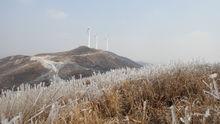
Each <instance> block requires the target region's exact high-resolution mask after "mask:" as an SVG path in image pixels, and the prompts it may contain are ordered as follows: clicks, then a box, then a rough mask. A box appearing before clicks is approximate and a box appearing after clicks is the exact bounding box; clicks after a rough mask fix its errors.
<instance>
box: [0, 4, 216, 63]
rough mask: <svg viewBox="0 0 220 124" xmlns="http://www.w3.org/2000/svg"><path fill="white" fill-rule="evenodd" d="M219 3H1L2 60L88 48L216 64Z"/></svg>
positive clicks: (149, 59)
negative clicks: (10, 57)
mask: <svg viewBox="0 0 220 124" xmlns="http://www.w3.org/2000/svg"><path fill="white" fill-rule="evenodd" d="M219 5H220V1H219V0H0V58H3V57H6V56H11V55H21V54H22V55H34V54H38V53H45V52H46V53H48V52H58V51H66V50H71V49H74V48H77V47H79V46H81V45H87V39H88V38H87V37H88V36H87V35H88V34H87V32H86V30H87V28H88V27H91V36H92V37H91V40H92V46H93V47H94V46H95V42H94V41H95V40H94V39H95V38H94V37H95V35H97V36H98V41H99V48H100V49H103V50H105V49H106V40H105V39H106V37H109V49H110V51H111V52H114V53H116V54H119V55H121V56H125V57H128V58H131V59H133V60H135V61H143V62H148V63H168V62H170V61H191V60H194V59H196V60H197V59H198V60H205V61H208V62H219V61H220V49H219V46H220V13H219V12H220V7H219Z"/></svg>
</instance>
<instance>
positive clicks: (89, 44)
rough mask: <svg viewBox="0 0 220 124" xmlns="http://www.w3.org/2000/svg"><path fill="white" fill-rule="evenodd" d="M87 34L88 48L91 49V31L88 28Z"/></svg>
mask: <svg viewBox="0 0 220 124" xmlns="http://www.w3.org/2000/svg"><path fill="white" fill-rule="evenodd" d="M87 33H88V47H89V48H90V47H91V29H90V27H88V29H87Z"/></svg>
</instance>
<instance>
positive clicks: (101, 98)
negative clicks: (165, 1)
mask: <svg viewBox="0 0 220 124" xmlns="http://www.w3.org/2000/svg"><path fill="white" fill-rule="evenodd" d="M131 72H132V73H131ZM130 73H131V74H130ZM213 73H217V74H220V67H219V65H209V64H195V63H192V64H184V65H182V64H178V65H177V64H176V65H174V66H169V67H159V68H156V69H155V68H154V69H150V70H148V69H142V70H139V71H137V70H127V71H121V72H117V71H116V72H112V73H110V74H106V75H100V76H99V77H96V78H94V79H86V80H82V81H81V82H84V85H85V87H92V86H94V84H93V83H94V82H95V79H97V80H98V81H99V82H102V83H100V84H99V83H97V84H98V85H97V89H93V90H94V91H95V92H100V93H98V95H97V94H94V91H93V92H89V95H88V92H87V93H86V92H76V90H78V91H84V90H79V89H77V88H76V89H75V90H69V92H68V93H67V92H61V93H60V94H63V95H60V96H59V95H57V96H56V95H54V93H51V94H49V93H47V92H46V95H48V97H45V99H48V98H49V97H51V98H52V97H53V96H56V98H53V99H54V100H52V102H51V101H47V100H46V101H47V102H44V101H43V99H40V98H39V100H37V102H36V106H37V107H36V106H34V109H33V108H26V110H23V111H22V117H21V116H17V117H18V119H16V118H15V120H16V122H17V123H21V122H22V123H30V122H31V120H32V121H37V123H51V122H53V123H57V124H60V123H62V124H65V123H84V124H97V123H107V124H110V123H131V124H132V123H150V124H152V123H155V124H158V123H165V124H166V123H169V124H170V123H172V121H174V120H175V121H176V122H177V123H181V121H180V118H182V120H184V117H186V116H188V118H190V119H188V121H189V122H190V123H195V124H197V123H198V124H200V123H211V124H214V123H216V124H218V123H220V101H219V100H218V99H216V98H214V97H213V96H211V95H209V94H205V93H204V91H205V90H206V91H209V88H208V87H207V86H206V84H205V83H204V82H206V83H207V84H210V83H212V82H213V80H212V79H210V77H209V75H210V74H213ZM126 75H128V76H129V77H130V78H129V77H124V76H126ZM102 76H103V77H102ZM116 76H117V77H116ZM110 77H111V78H110ZM120 77H123V78H121V80H119V79H118V78H120ZM116 78H117V79H116ZM218 79H219V77H217V78H215V81H217V83H218V84H219V80H218ZM116 80H117V81H118V83H115V82H117V81H116ZM98 81H97V82H98ZM111 81H113V82H114V83H110V82H111ZM103 82H108V83H103ZM62 85H65V83H64V84H62ZM69 85H70V84H69ZM69 85H68V87H69ZM219 86H220V84H219ZM51 87H53V86H51ZM56 87H57V86H56ZM80 87H83V86H80ZM78 88H79V87H78ZM218 88H219V87H218ZM48 89H50V87H48ZM82 89H83V88H82ZM51 90H52V89H51ZM85 90H86V91H87V90H88V89H86V88H85ZM30 91H31V90H30ZM63 91H65V88H64V89H63ZM48 92H49V91H48ZM24 93H27V92H24ZM57 94H59V93H57ZM52 95H53V96H52ZM26 97H27V96H26ZM7 98H9V95H8V96H7ZM12 98H14V97H12ZM35 99H36V98H35ZM37 99H38V98H37ZM70 99H74V100H75V101H74V100H70ZM27 100H28V99H27ZM33 101H35V100H33ZM9 103H10V104H11V102H9ZM21 103H22V102H21ZM23 103H24V104H25V102H23ZM27 103H28V102H27ZM33 103H35V102H30V103H29V104H33ZM13 106H18V103H16V102H15V103H14V105H13ZM43 106H45V107H43ZM47 106H48V107H47ZM0 107H1V104H0ZM172 107H174V110H175V116H176V118H172V115H171V108H172ZM12 108H13V107H12ZM42 108H45V109H42ZM10 110H11V111H12V110H14V109H10V107H8V109H5V111H1V113H2V114H3V115H4V116H5V117H6V118H12V117H13V116H15V115H16V113H18V112H19V109H18V110H17V111H16V110H14V112H13V113H14V114H11V115H10V114H8V113H10ZM11 113H12V112H11ZM205 113H206V114H205ZM7 114H8V115H7ZM2 118H3V116H2ZM30 118H32V119H31V120H30ZM186 120H187V119H185V121H186ZM186 123H187V122H186Z"/></svg>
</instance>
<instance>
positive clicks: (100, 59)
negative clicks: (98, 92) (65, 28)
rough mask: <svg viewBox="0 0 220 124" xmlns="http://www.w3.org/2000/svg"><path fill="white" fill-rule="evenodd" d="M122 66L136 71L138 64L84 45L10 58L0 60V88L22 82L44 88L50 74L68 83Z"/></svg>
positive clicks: (15, 85)
mask: <svg viewBox="0 0 220 124" xmlns="http://www.w3.org/2000/svg"><path fill="white" fill-rule="evenodd" d="M125 67H129V68H140V67H141V65H140V64H138V63H136V62H134V61H132V60H130V59H128V58H125V57H121V56H118V55H116V54H114V53H111V52H108V51H103V50H97V49H92V48H88V47H85V46H81V47H78V48H76V49H74V50H70V51H65V52H58V53H44V54H38V55H35V56H23V55H17V56H10V57H6V58H3V59H0V89H10V88H12V87H17V86H19V85H20V84H22V83H31V84H36V83H40V82H45V83H46V84H47V85H48V84H49V82H50V79H51V78H52V77H53V76H54V75H56V76H59V77H60V78H62V79H65V80H68V79H70V78H72V77H73V76H74V77H75V78H80V77H88V76H91V75H92V74H93V72H101V73H103V72H106V71H109V70H111V69H119V68H125Z"/></svg>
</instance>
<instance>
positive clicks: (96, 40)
mask: <svg viewBox="0 0 220 124" xmlns="http://www.w3.org/2000/svg"><path fill="white" fill-rule="evenodd" d="M95 48H96V49H98V36H97V35H95Z"/></svg>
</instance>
